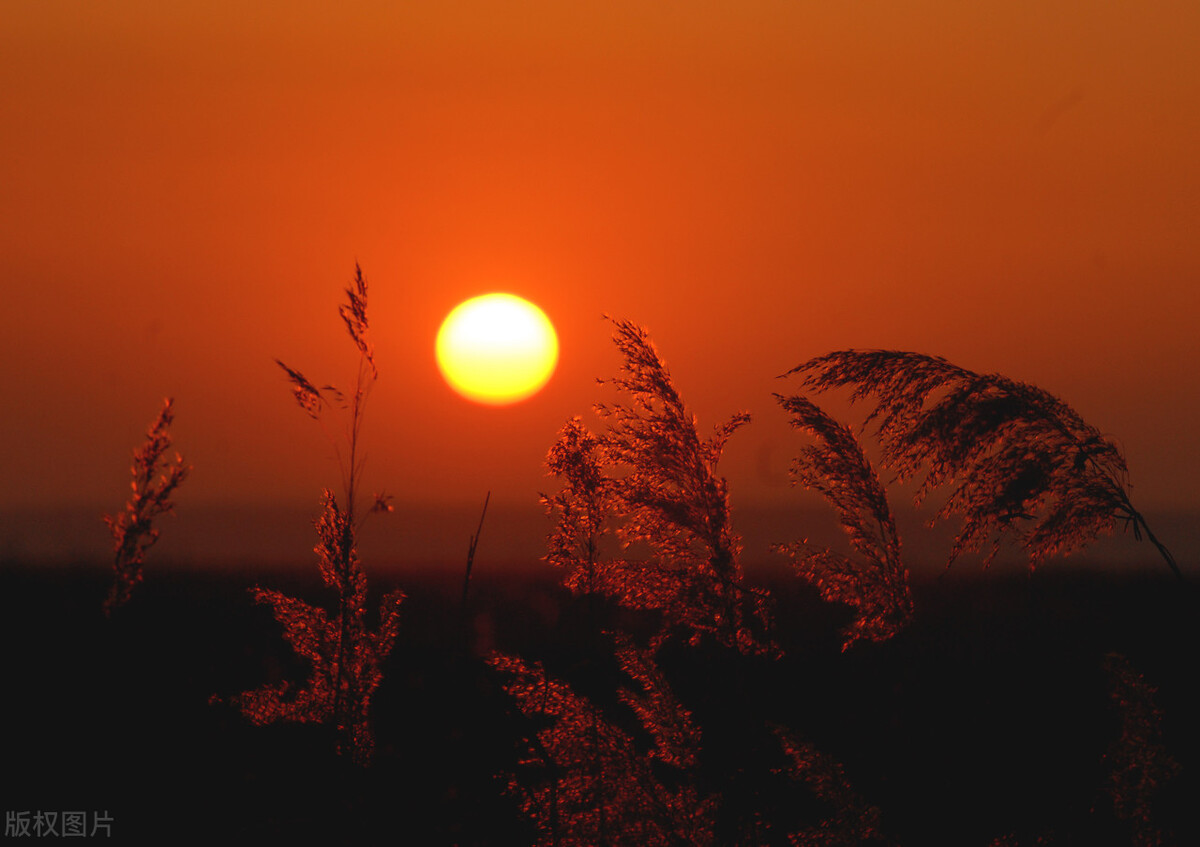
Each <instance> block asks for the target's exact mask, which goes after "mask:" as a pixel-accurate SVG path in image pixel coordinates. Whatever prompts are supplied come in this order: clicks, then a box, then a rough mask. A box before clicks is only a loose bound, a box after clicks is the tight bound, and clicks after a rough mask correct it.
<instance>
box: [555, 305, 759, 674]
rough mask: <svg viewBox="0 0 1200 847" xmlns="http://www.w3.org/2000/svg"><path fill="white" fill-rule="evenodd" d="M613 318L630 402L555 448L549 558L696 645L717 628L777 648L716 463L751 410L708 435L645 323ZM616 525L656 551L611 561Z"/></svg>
mask: <svg viewBox="0 0 1200 847" xmlns="http://www.w3.org/2000/svg"><path fill="white" fill-rule="evenodd" d="M613 323H614V326H615V327H616V331H615V333H614V336H613V340H614V341H615V343H616V345H617V349H618V350H619V351H620V352H621V354H622V356H623V359H624V361H623V364H622V366H621V368H620V371H619V372H618V375H617V376H616V377H614V378H613V379H611V380H609V381H608V382H609V383H611V384H612V385H613V386H615V387H616V388H617V389H618V390H620V391H621V392H622V393H624V394H625V395H627V396H628V398H629V401H628V403H627V404H615V405H605V404H600V405H597V407H596V412H597V414H598V415H599V416H600V418H601V419H602V420H603V421H604V423H605V424H606V425H607V427H606V429H605V431H604V432H603V433H601V434H599V435H595V434H592V433H590V432H588V431H587V429H586V427H585V426H584V425H583V423H582V422H581V421H580V420H579V419H574V420H572V421H570V422H568V424H567V425H566V426H565V427H564V428H563V429H562V431H561V432H560V435H559V440H558V442H557V443H556V444H555V445H554V446H553V447H552V448H551V450H550V454H549V457H548V460H547V464H548V466H549V468H550V470H551V472H552V473H553V474H554V475H555V476H557V477H559V478H560V479H562V480H563V481H564V486H563V489H562V491H560V493H559V494H558V495H555V496H554V497H547V498H543V499H544V502H545V503H546V505H547V508H548V509H549V511H550V514H551V516H552V518H553V519H554V520H555V527H554V529H553V530H552V532H551V536H550V541H549V556H548V558H549V559H550V561H551V562H553V563H554V564H557V565H560V566H563V567H566V568H567V569H568V574H567V577H566V583H567V585H569V586H570V587H571V588H573V589H574V590H576V591H595V592H598V593H601V594H605V595H607V596H610V597H613V598H615V599H616V600H617V601H618V602H619V603H621V604H622V605H624V606H627V607H629V608H634V609H646V610H653V611H656V612H659V613H661V615H662V622H663V628H664V630H678V631H682V632H684V633H686V634H687V636H688V638H689V640H690V641H691V642H692V643H697V642H698V641H699V640H700V639H701V637H702V636H704V635H706V634H707V635H711V636H714V637H715V638H716V639H717V640H718V641H719V642H720V643H722V644H725V645H726V646H733V647H736V648H737V649H738V650H739V651H743V652H749V653H762V652H769V650H770V649H771V647H770V645H769V643H768V642H767V641H766V640H764V636H763V635H762V631H763V630H765V628H766V626H767V621H768V614H767V607H766V599H767V598H766V595H765V592H762V591H759V590H756V589H753V588H751V587H750V586H748V585H747V584H746V582H745V580H744V578H743V573H742V567H741V563H740V561H739V557H740V554H741V540H740V538H739V537H738V535H737V534H736V533H735V532H734V531H733V528H732V527H731V525H730V516H729V494H728V486H727V484H726V481H725V479H724V478H723V477H721V476H719V475H718V474H717V471H716V466H717V463H718V461H719V460H720V457H721V453H722V451H723V449H724V446H725V442H726V441H727V440H728V439H729V437H730V436H731V435H732V434H733V433H734V432H736V431H737V430H738V429H739V428H740V427H741V426H743V425H744V424H746V423H747V422H749V420H750V417H749V415H746V414H743V413H739V414H737V415H734V416H733V418H731V419H730V420H729V421H728V422H727V423H725V424H723V425H722V426H719V427H717V428H716V429H715V431H714V432H713V434H712V435H711V436H709V437H708V438H701V436H700V435H699V433H698V431H697V423H696V419H695V417H694V416H693V415H692V414H691V413H690V412H688V410H687V408H686V407H685V406H684V404H683V401H682V400H681V399H680V397H679V394H678V392H677V391H676V390H675V386H674V384H673V383H672V381H671V377H670V374H669V373H668V371H667V367H666V365H665V364H664V363H663V361H662V359H661V358H660V357H659V355H658V352H657V350H655V348H654V345H653V343H652V342H651V341H650V339H649V337H648V336H647V335H646V332H645V330H643V329H641V328H640V327H637V326H635V325H633V324H632V323H629V322H627V321H619V320H618V321H614V322H613ZM610 523H611V526H612V527H613V531H614V532H615V535H616V537H617V539H619V541H620V542H621V550H622V552H627V551H629V550H630V548H631V547H635V546H638V545H642V546H644V548H645V549H647V550H648V551H649V556H648V558H646V559H644V560H632V559H628V558H625V557H624V556H616V557H613V558H605V559H602V558H601V557H600V556H599V554H598V551H599V542H600V539H601V537H602V536H603V535H604V533H605V532H606V531H607V530H606V526H607V525H609V524H610Z"/></svg>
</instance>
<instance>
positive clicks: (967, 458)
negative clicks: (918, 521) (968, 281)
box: [784, 350, 1181, 576]
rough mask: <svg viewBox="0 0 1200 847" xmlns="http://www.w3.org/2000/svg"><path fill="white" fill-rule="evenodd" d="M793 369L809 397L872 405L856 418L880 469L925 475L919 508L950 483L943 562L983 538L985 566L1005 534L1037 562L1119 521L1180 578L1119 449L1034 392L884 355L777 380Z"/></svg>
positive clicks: (930, 360)
mask: <svg viewBox="0 0 1200 847" xmlns="http://www.w3.org/2000/svg"><path fill="white" fill-rule="evenodd" d="M792 374H799V375H802V376H803V384H804V385H805V386H807V387H809V388H811V389H814V390H816V391H826V390H830V389H835V388H841V387H844V386H854V390H853V392H852V394H851V400H854V401H857V400H861V399H864V398H868V397H870V398H873V399H874V401H875V404H876V405H875V408H874V409H873V410H872V411H871V413H870V414H869V415H868V417H867V422H868V423H870V422H872V421H874V422H875V424H876V428H877V432H878V435H879V438H880V441H881V443H882V447H883V457H884V464H885V466H888V467H891V468H893V469H894V470H895V471H896V473H897V476H898V477H899V478H900V479H901V480H908V479H912V478H914V477H916V476H917V475H918V473H920V472H921V470H922V469H925V476H924V478H923V480H922V481H921V484H920V486H919V489H918V492H917V502H918V503H920V502H921V501H922V500H923V499H924V497H925V496H926V495H927V494H928V493H929V492H930V491H932V490H933V489H935V488H938V487H940V486H949V487H950V488H951V491H950V494H949V496H948V498H947V500H946V502H945V504H944V505H943V506H942V508H941V509H940V510H939V512H938V514H937V517H938V518H944V517H947V516H949V515H951V514H959V515H961V516H962V517H963V525H962V528H961V529H960V530H959V532H958V535H957V537H956V538H955V541H954V545H953V549H952V550H951V553H950V562H951V563H952V562H953V561H954V560H955V559H956V558H957V557H958V556H959V555H960V554H961V553H963V552H966V551H977V550H979V549H981V548H982V547H983V546H984V544H985V543H986V542H987V541H988V539H993V541H992V545H991V549H990V551H989V552H988V553H987V555H986V558H985V564H987V563H990V562H991V561H992V559H993V558H994V557H995V555H996V553H997V552H998V550H999V546H1000V542H1001V540H1002V538H1003V537H1004V536H1005V535H1006V534H1009V533H1011V534H1013V535H1015V536H1017V537H1018V538H1019V539H1020V540H1021V543H1022V546H1023V547H1024V549H1025V552H1026V553H1027V554H1028V556H1029V560H1030V566H1031V567H1036V566H1037V565H1038V564H1040V563H1041V562H1042V561H1044V560H1045V559H1046V558H1047V557H1049V556H1052V555H1056V554H1067V553H1071V552H1073V551H1075V550H1078V549H1080V548H1082V547H1084V546H1085V545H1086V544H1088V543H1089V542H1091V541H1092V540H1093V539H1095V537H1096V536H1097V535H1099V534H1101V533H1108V532H1111V531H1112V528H1113V526H1114V524H1115V522H1116V520H1117V519H1121V520H1123V521H1124V522H1125V525H1126V527H1127V528H1128V527H1132V528H1133V531H1134V535H1135V537H1137V538H1139V539H1140V538H1141V534H1142V532H1143V531H1144V532H1145V533H1146V536H1147V538H1149V539H1150V541H1151V542H1152V543H1153V544H1154V546H1155V547H1156V548H1157V549H1158V551H1159V553H1160V554H1161V555H1162V556H1163V558H1164V559H1165V560H1166V562H1167V564H1168V565H1169V566H1170V568H1171V570H1172V571H1174V572H1175V574H1176V575H1177V576H1181V574H1180V571H1179V567H1178V565H1177V564H1176V563H1175V559H1174V557H1173V556H1172V555H1171V553H1170V551H1169V550H1167V548H1166V547H1165V546H1163V544H1162V543H1161V542H1160V541H1159V540H1158V539H1157V538H1156V537H1155V536H1154V534H1153V533H1152V532H1151V531H1150V528H1149V526H1148V525H1147V524H1146V520H1145V518H1143V517H1142V515H1141V514H1140V513H1139V512H1138V511H1137V510H1136V509H1134V507H1133V505H1132V503H1130V500H1129V494H1128V488H1129V482H1128V476H1129V473H1128V470H1127V468H1126V466H1125V458H1124V456H1122V454H1121V451H1120V449H1119V448H1118V447H1117V445H1116V444H1115V443H1113V441H1111V440H1110V439H1108V438H1106V437H1105V436H1104V435H1102V434H1101V433H1100V431H1099V430H1097V429H1096V428H1095V427H1092V426H1090V425H1089V424H1087V423H1085V422H1084V421H1083V419H1082V418H1080V417H1079V415H1078V414H1077V413H1076V412H1075V410H1074V409H1072V408H1071V407H1070V406H1068V405H1067V404H1066V403H1064V402H1063V401H1062V400H1060V399H1059V398H1057V397H1055V396H1054V395H1052V394H1050V393H1048V392H1046V391H1044V390H1042V389H1041V388H1038V387H1036V386H1033V385H1029V384H1027V383H1023V382H1016V381H1014V380H1011V379H1008V378H1007V377H1004V376H1001V375H999V374H977V373H974V372H973V371H969V370H966V369H964V368H960V367H958V366H956V365H952V364H950V363H949V362H947V361H946V360H945V359H942V358H940V357H936V356H926V355H923V354H920V353H909V352H901V351H894V350H843V351H838V352H834V353H829V354H826V355H824V356H819V357H817V358H814V359H810V360H809V361H807V362H804V363H803V364H801V365H798V366H797V367H795V368H792V369H791V370H790V371H788V372H787V373H786V374H784V376H789V375H792ZM1026 527H1028V528H1026Z"/></svg>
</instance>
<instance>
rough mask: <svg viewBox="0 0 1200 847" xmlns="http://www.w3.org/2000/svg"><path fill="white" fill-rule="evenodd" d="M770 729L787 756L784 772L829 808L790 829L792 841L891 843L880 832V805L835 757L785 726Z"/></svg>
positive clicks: (840, 845)
mask: <svg viewBox="0 0 1200 847" xmlns="http://www.w3.org/2000/svg"><path fill="white" fill-rule="evenodd" d="M771 731H772V732H773V733H774V734H775V736H776V737H777V738H778V739H779V745H780V747H781V748H782V749H783V752H784V755H785V756H786V757H787V765H786V767H785V768H783V769H782V771H783V773H784V774H785V775H786V776H787V777H788V778H789V779H791V780H792V782H794V783H796V784H798V785H803V786H805V787H806V788H807V789H808V790H809V791H811V792H812V794H813V795H815V796H816V798H817V799H818V800H819V801H821V803H822V804H823V805H824V806H825V808H826V809H827V816H826V817H824V818H823V819H821V820H820V821H819V822H818V823H817V824H816V825H815V826H812V827H809V828H805V829H801V830H798V831H795V832H789V833H788V835H787V840H788V843H789V844H791V845H794V847H857V845H860V844H886V843H888V840H887V839H885V838H884V837H883V835H882V833H881V829H880V822H881V819H882V814H881V813H880V811H879V809H878V808H876V807H875V806H872V805H870V804H869V803H867V802H866V801H865V800H864V799H863V798H862V797H861V796H860V795H859V794H858V792H857V791H855V789H854V787H853V786H852V785H851V784H850V781H849V780H848V779H847V778H846V772H845V769H844V768H843V767H842V765H841V764H840V763H839V762H838V761H837V760H836V759H834V758H833V757H831V756H829V755H828V754H826V753H822V752H821V751H820V750H818V749H817V748H816V747H814V746H813V745H812V744H810V743H809V742H807V741H804V740H803V739H801V738H800V737H799V736H798V735H796V734H795V733H794V732H792V731H791V730H789V729H787V728H786V727H784V726H780V725H778V724H776V725H773V726H772V727H771Z"/></svg>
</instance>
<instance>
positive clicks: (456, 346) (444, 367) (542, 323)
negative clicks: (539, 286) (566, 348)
mask: <svg viewBox="0 0 1200 847" xmlns="http://www.w3.org/2000/svg"><path fill="white" fill-rule="evenodd" d="M437 361H438V367H439V368H440V369H441V371H442V375H443V376H444V377H445V378H446V382H448V383H449V384H450V387H451V388H453V389H454V390H455V391H457V392H458V393H459V394H461V395H463V396H464V397H466V398H467V399H469V400H474V401H475V402H477V403H487V404H489V405H493V406H502V405H507V404H509V403H516V402H517V401H519V400H524V399H525V398H526V397H529V396H530V395H532V394H535V393H536V392H537V391H538V390H539V389H541V387H542V386H544V385H545V384H546V382H547V381H548V380H549V379H550V376H551V374H553V373H554V366H555V365H556V364H557V363H558V336H557V335H556V334H555V332H554V325H553V324H551V323H550V319H549V318H547V317H546V314H545V312H543V311H542V310H541V309H539V308H538V307H537V306H535V305H534V304H532V303H530V302H529V301H528V300H524V299H522V298H520V297H517V296H516V295H513V294H502V293H495V294H484V295H482V296H480V297H474V298H472V299H470V300H465V301H463V302H462V303H460V304H458V306H456V307H455V308H454V309H453V310H452V311H451V312H450V314H449V315H447V316H446V320H444V321H443V322H442V328H441V329H440V330H439V331H438V336H437Z"/></svg>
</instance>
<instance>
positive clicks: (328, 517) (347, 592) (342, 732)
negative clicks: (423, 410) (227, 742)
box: [234, 490, 404, 765]
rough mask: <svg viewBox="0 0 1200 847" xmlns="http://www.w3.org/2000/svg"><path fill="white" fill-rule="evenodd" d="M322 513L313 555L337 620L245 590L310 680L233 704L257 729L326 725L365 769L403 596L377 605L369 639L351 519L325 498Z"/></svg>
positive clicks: (290, 600) (278, 596) (270, 593)
mask: <svg viewBox="0 0 1200 847" xmlns="http://www.w3.org/2000/svg"><path fill="white" fill-rule="evenodd" d="M321 507H322V509H321V517H320V518H319V519H318V520H317V522H316V528H317V534H318V536H319V538H320V542H319V543H318V545H317V547H316V548H315V552H316V553H317V556H318V560H319V568H320V572H321V579H322V581H323V582H324V583H325V585H326V586H328V587H329V588H332V589H333V590H334V591H336V592H337V594H338V597H339V598H343V599H341V601H340V602H339V603H338V609H337V614H336V616H335V617H334V618H332V619H331V618H330V616H329V614H328V613H327V612H326V611H325V610H324V609H322V608H319V607H314V606H310V605H309V604H307V603H305V602H303V601H302V600H298V599H296V598H294V597H289V596H288V595H286V594H283V593H282V592H280V591H274V590H270V589H265V588H261V587H255V588H253V589H251V593H252V594H253V596H254V599H255V601H256V602H258V603H262V604H264V605H267V606H270V607H271V611H272V613H273V614H274V616H275V619H276V620H277V621H279V623H280V624H281V625H282V626H283V636H284V638H285V639H286V640H287V642H288V643H289V644H290V645H291V646H292V649H293V650H294V651H295V652H296V654H297V655H299V656H301V657H302V658H304V659H306V660H308V661H309V662H310V663H311V666H312V667H311V672H310V674H309V678H308V680H307V682H306V683H305V684H304V685H303V686H301V687H295V686H293V685H292V684H291V683H289V682H287V681H284V682H281V683H277V684H275V685H267V686H264V687H262V688H258V689H255V690H252V691H246V692H243V693H242V694H240V695H239V696H237V697H235V698H234V703H235V705H237V706H238V708H240V709H241V711H242V713H243V714H244V715H246V717H248V718H249V719H250V721H251V722H252V723H254V724H257V725H262V724H267V723H272V722H274V721H277V720H290V721H298V722H301V723H331V724H332V725H333V728H334V730H335V732H336V733H337V738H338V748H337V749H338V752H339V753H340V754H343V755H349V756H350V757H351V758H352V759H353V761H354V762H356V763H357V764H362V765H365V764H367V763H368V762H369V761H370V758H371V752H372V750H373V748H374V734H373V733H372V730H371V724H370V714H369V713H370V703H371V696H372V694H373V693H374V692H375V689H376V688H378V687H379V683H380V682H381V681H382V679H383V670H382V666H383V662H384V660H385V659H386V658H387V656H388V654H389V653H390V652H391V649H392V645H393V644H394V643H395V640H396V634H397V632H398V630H399V623H400V604H401V603H402V602H403V601H404V594H403V592H401V591H392V592H390V593H388V594H387V595H385V596H384V597H383V599H382V601H381V602H380V607H379V625H378V628H377V629H375V630H374V631H372V630H371V629H370V628H369V627H368V625H367V620H366V606H367V578H366V575H365V574H364V573H363V571H362V567H361V565H360V563H359V560H358V555H357V552H356V550H355V549H354V546H353V538H354V534H353V532H352V531H351V530H350V529H349V521H350V516H349V514H347V513H345V512H342V511H341V510H340V509H339V508H338V505H337V500H336V499H335V498H334V496H333V493H332V492H330V491H328V490H326V491H325V492H324V494H323V496H322V498H321ZM347 544H349V545H350V546H349V547H347V546H346V545H347Z"/></svg>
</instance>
